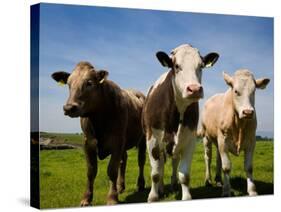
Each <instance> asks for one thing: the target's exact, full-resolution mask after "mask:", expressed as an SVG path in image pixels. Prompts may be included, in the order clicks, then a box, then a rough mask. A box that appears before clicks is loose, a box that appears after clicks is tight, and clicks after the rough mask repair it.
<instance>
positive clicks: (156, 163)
mask: <svg viewBox="0 0 281 212" xmlns="http://www.w3.org/2000/svg"><path fill="white" fill-rule="evenodd" d="M160 137H161V136H160V133H157V132H155V133H154V134H152V135H151V136H150V138H149V139H147V149H148V155H149V159H150V165H151V190H150V192H149V195H148V199H147V201H148V202H155V201H158V200H159V190H160V189H161V182H162V178H163V170H164V169H163V168H164V157H163V155H162V154H160V146H159V142H160V141H161V138H160Z"/></svg>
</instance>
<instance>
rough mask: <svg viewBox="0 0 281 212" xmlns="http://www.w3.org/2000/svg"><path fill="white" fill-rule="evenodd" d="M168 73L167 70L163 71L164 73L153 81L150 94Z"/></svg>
mask: <svg viewBox="0 0 281 212" xmlns="http://www.w3.org/2000/svg"><path fill="white" fill-rule="evenodd" d="M168 73H169V72H168V71H167V72H165V73H164V74H162V75H161V76H160V77H159V78H158V79H157V80H156V81H155V83H154V84H153V88H152V90H151V91H150V94H152V93H153V92H154V91H155V89H156V88H157V87H158V86H159V85H161V84H162V83H163V82H164V81H165V79H166V77H167V75H168Z"/></svg>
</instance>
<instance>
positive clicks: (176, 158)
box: [171, 155, 180, 191]
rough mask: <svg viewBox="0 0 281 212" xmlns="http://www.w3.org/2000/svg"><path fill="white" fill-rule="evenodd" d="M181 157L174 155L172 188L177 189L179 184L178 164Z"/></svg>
mask: <svg viewBox="0 0 281 212" xmlns="http://www.w3.org/2000/svg"><path fill="white" fill-rule="evenodd" d="M179 162H180V158H179V156H178V155H174V156H173V158H172V176H171V186H172V190H174V191H175V190H176V189H177V185H178V176H177V175H178V166H179Z"/></svg>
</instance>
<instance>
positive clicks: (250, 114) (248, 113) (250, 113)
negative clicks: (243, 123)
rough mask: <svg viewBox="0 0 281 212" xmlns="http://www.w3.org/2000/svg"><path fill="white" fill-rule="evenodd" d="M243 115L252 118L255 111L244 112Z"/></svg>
mask: <svg viewBox="0 0 281 212" xmlns="http://www.w3.org/2000/svg"><path fill="white" fill-rule="evenodd" d="M243 115H245V116H246V117H252V116H253V115H254V110H253V109H246V110H243Z"/></svg>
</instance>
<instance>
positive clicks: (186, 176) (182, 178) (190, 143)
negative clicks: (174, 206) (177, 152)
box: [179, 134, 196, 200]
mask: <svg viewBox="0 0 281 212" xmlns="http://www.w3.org/2000/svg"><path fill="white" fill-rule="evenodd" d="M195 142H196V137H195V136H194V135H193V134H191V135H189V136H188V139H186V140H184V144H185V146H184V149H183V151H182V154H181V159H180V164H179V182H180V184H181V188H182V200H190V199H192V197H191V194H190V191H189V181H190V170H191V161H192V155H193V152H194V148H195Z"/></svg>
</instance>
